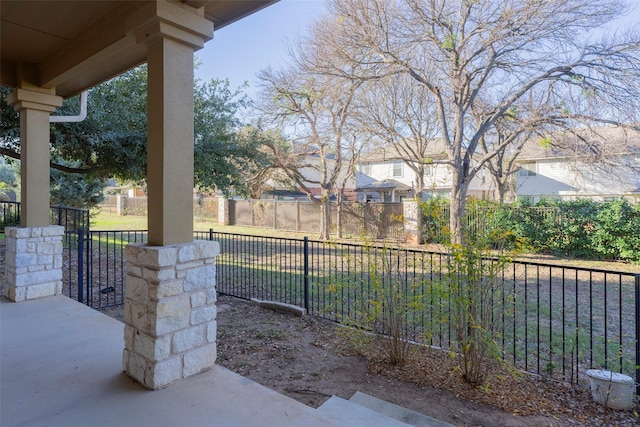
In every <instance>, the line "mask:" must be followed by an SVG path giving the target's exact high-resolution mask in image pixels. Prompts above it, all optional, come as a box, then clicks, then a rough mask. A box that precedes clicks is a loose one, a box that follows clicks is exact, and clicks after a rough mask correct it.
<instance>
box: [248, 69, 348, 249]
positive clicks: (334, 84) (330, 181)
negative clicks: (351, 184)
mask: <svg viewBox="0 0 640 427" xmlns="http://www.w3.org/2000/svg"><path fill="white" fill-rule="evenodd" d="M258 77H259V78H260V80H261V85H262V88H263V98H264V99H265V101H264V102H263V106H264V109H265V111H266V112H268V114H270V116H271V117H273V118H274V119H275V120H278V121H279V123H280V124H281V125H282V126H295V127H296V132H295V133H296V138H295V140H294V145H293V147H292V149H291V150H289V152H288V153H282V154H283V155H281V156H277V157H276V158H277V161H278V164H279V166H280V167H281V169H282V170H283V171H285V173H287V175H288V176H289V177H290V178H291V179H292V180H294V181H295V182H296V183H297V184H298V186H299V187H300V188H301V189H302V190H303V191H305V192H306V193H307V195H308V197H309V199H310V200H311V201H312V202H314V203H316V204H318V205H319V206H320V208H321V228H320V239H328V238H329V233H330V225H331V210H330V199H331V196H332V195H334V194H335V193H336V191H337V190H338V188H340V187H342V188H344V185H345V184H344V181H345V180H347V179H348V178H349V177H350V176H351V175H352V174H353V162H354V156H353V153H352V155H351V156H348V155H346V154H347V148H349V144H348V142H349V141H348V139H347V137H348V135H347V133H346V132H347V130H348V123H349V122H348V120H349V116H350V113H351V111H352V108H353V100H354V94H355V92H356V90H357V87H358V86H359V83H357V82H356V83H354V81H349V80H344V79H338V78H327V77H324V76H316V75H314V74H312V73H307V72H305V70H303V69H300V68H297V67H291V68H289V69H288V70H284V71H273V70H270V69H269V70H263V71H261V72H260V73H259V76H258ZM311 184H316V185H318V186H319V188H320V194H316V193H314V191H313V189H312V187H311ZM337 202H338V203H342V200H340V198H338V200H337Z"/></svg>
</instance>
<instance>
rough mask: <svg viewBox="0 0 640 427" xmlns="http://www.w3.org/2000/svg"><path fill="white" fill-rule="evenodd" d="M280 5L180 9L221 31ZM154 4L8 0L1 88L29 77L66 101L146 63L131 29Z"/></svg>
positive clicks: (248, 2) (193, 1)
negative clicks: (239, 20)
mask: <svg viewBox="0 0 640 427" xmlns="http://www.w3.org/2000/svg"><path fill="white" fill-rule="evenodd" d="M276 1H277V0H242V1H234V0H216V1H211V0H182V3H183V5H180V3H174V5H175V7H176V8H183V9H184V8H186V6H191V7H193V8H195V9H199V11H200V12H201V13H203V15H204V17H205V19H206V20H208V21H210V22H211V23H212V24H213V27H214V29H219V28H222V27H224V26H226V25H229V24H231V23H232V22H234V21H237V20H238V19H241V18H243V17H244V16H247V15H249V14H251V13H253V12H256V11H258V10H260V9H262V8H264V7H266V6H268V5H270V4H273V3H275V2H276ZM154 5H156V2H155V0H153V1H150V0H144V1H143V0H111V1H95V0H68V1H46V0H29V1H24V0H2V2H0V19H1V22H0V40H1V42H0V52H2V55H1V63H0V84H2V85H5V86H12V87H15V86H17V84H18V83H19V80H20V79H21V76H22V77H25V75H26V77H28V79H29V80H30V82H31V83H33V84H36V85H38V86H39V87H43V88H47V89H51V88H54V87H55V88H56V95H59V96H62V97H65V98H66V97H69V96H73V95H76V94H78V93H80V92H81V91H83V90H86V89H89V88H91V87H93V86H95V85H96V84H98V83H101V82H102V81H104V80H107V79H109V78H112V77H114V76H116V75H118V74H120V73H122V72H124V71H126V70H128V69H130V68H133V67H135V66H137V65H139V64H141V63H143V62H144V61H146V47H145V46H143V45H141V44H139V43H136V40H135V34H132V33H131V29H132V26H135V24H137V21H136V14H137V13H138V12H140V11H142V10H143V9H144V8H148V7H151V6H154ZM185 5H186V6H185ZM200 8H202V9H200ZM187 9H189V8H187ZM190 10H194V9H190ZM194 12H195V10H194ZM195 13H198V12H195ZM185 22H186V21H185ZM196 30H201V29H200V28H198V29H196Z"/></svg>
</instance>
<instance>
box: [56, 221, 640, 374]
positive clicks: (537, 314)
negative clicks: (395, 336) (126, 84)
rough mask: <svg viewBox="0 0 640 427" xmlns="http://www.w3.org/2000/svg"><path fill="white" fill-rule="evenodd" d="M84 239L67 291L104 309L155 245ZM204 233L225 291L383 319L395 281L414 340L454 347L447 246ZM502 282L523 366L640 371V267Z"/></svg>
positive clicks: (531, 266)
mask: <svg viewBox="0 0 640 427" xmlns="http://www.w3.org/2000/svg"><path fill="white" fill-rule="evenodd" d="M78 236H79V239H78V244H77V245H76V247H75V248H74V247H71V246H70V247H68V248H67V249H66V250H65V255H66V256H65V276H64V281H65V290H66V292H68V295H70V296H72V297H74V298H78V299H79V300H82V301H84V302H85V303H87V304H89V305H91V306H92V307H96V308H102V307H108V306H113V305H118V304H122V303H123V301H124V291H123V284H124V277H125V273H126V270H125V266H124V260H123V247H124V246H125V245H126V244H128V243H133V242H138V243H141V242H145V241H146V232H144V231H91V232H89V233H86V232H80V233H79V234H78ZM194 238H196V239H207V240H216V241H218V242H219V243H220V250H221V251H220V255H219V256H218V258H217V260H216V265H217V268H216V271H217V290H218V291H219V292H221V293H223V294H228V295H233V296H236V297H240V298H244V299H250V298H259V299H263V300H272V301H278V302H283V303H289V304H295V305H298V306H302V307H305V308H306V309H307V310H308V312H309V313H310V314H313V315H316V316H320V317H323V318H327V319H330V320H333V321H337V322H345V323H349V324H352V325H360V326H364V327H369V328H376V324H375V322H373V323H372V322H371V318H370V316H369V317H368V313H369V312H370V305H371V304H372V303H374V302H375V301H376V298H379V296H380V293H381V292H384V291H385V290H386V289H396V290H398V292H400V293H401V294H402V295H403V296H404V298H405V301H408V302H409V303H407V304H406V309H407V314H406V319H407V321H406V323H405V328H406V329H407V330H406V333H407V337H408V338H409V339H411V340H415V341H417V342H421V343H424V344H426V345H432V346H437V347H440V348H443V349H450V348H452V347H453V346H454V344H455V328H454V327H453V325H452V316H453V315H454V314H453V310H452V309H451V301H450V299H449V298H447V293H446V292H445V291H443V289H445V287H446V283H447V280H450V277H451V276H450V274H451V273H452V268H451V265H452V264H451V259H450V257H449V255H448V254H445V253H437V252H428V251H422V250H411V249H400V248H389V247H384V246H376V245H358V244H345V243H328V242H322V241H316V240H309V239H307V238H305V239H288V238H275V237H263V236H251V235H238V234H229V233H217V232H214V231H213V230H209V231H201V232H195V233H194ZM78 248H82V251H78ZM487 262H491V261H487ZM453 272H454V273H455V271H453ZM493 285H494V286H495V290H494V292H493V293H492V297H491V299H490V300H487V303H488V304H491V307H492V308H491V309H492V310H493V313H495V319H494V320H495V322H494V325H495V330H494V332H495V338H496V339H497V342H498V344H499V347H500V351H501V352H502V357H503V358H504V359H505V360H506V361H508V362H510V363H512V364H513V365H514V366H515V367H517V368H519V369H523V370H526V371H529V372H533V373H537V374H541V375H545V376H551V377H555V378H560V379H564V380H567V381H572V382H579V381H584V374H585V371H586V369H589V368H603V369H609V370H613V371H617V372H622V373H625V374H627V375H631V376H633V377H635V378H637V379H639V380H640V375H639V373H640V371H638V370H636V366H638V365H640V344H639V341H638V335H639V332H640V313H639V311H638V309H639V307H640V274H632V273H624V272H615V271H605V270H597V269H587V268H577V267H567V266H559V265H551V264H544V263H535V262H523V261H522V262H521V261H512V262H508V263H506V264H505V265H504V266H503V267H501V268H500V271H499V273H497V274H496V275H495V280H494V281H493ZM74 289H75V290H74Z"/></svg>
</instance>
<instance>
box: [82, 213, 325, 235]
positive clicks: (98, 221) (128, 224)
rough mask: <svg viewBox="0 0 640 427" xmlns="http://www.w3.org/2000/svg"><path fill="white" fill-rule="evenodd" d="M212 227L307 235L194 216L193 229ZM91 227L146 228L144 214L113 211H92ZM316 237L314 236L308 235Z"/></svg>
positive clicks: (241, 232) (97, 228)
mask: <svg viewBox="0 0 640 427" xmlns="http://www.w3.org/2000/svg"><path fill="white" fill-rule="evenodd" d="M210 228H212V229H213V230H214V231H216V232H219V233H236V234H250V235H254V236H269V237H288V238H299V239H302V238H303V237H304V236H305V235H307V236H309V233H297V232H295V231H294V232H292V231H286V230H274V229H272V228H258V227H241V226H235V225H225V226H223V225H218V223H217V222H216V221H207V220H202V219H199V218H194V220H193V229H194V230H196V231H208V230H209V229H210ZM91 229H92V230H146V229H147V217H146V216H132V215H127V216H119V215H117V214H115V213H109V212H92V215H91ZM309 237H312V238H313V237H316V236H309Z"/></svg>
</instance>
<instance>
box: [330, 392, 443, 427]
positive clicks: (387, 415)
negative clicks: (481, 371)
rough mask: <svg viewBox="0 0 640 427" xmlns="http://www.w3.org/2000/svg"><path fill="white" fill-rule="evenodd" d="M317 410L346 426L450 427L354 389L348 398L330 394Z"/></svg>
mask: <svg viewBox="0 0 640 427" xmlns="http://www.w3.org/2000/svg"><path fill="white" fill-rule="evenodd" d="M318 409H319V410H321V411H323V412H326V413H328V414H329V415H331V416H333V417H334V418H336V419H338V420H339V421H341V422H343V423H345V425H347V426H349V427H352V426H353V427H360V426H362V427H378V426H380V427H408V426H414V427H453V425H451V424H448V423H445V422H443V421H440V420H436V419H435V418H431V417H429V416H427V415H424V414H421V413H419V412H416V411H412V410H411V409H407V408H403V407H402V406H398V405H394V404H393V403H390V402H386V401H384V400H381V399H378V398H377V397H373V396H370V395H368V394H365V393H361V392H356V394H354V395H353V396H351V399H349V400H345V399H342V398H340V397H337V396H333V397H331V398H330V399H329V400H327V401H326V402H325V403H324V404H322V405H321V406H320V407H319V408H318Z"/></svg>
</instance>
